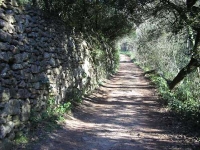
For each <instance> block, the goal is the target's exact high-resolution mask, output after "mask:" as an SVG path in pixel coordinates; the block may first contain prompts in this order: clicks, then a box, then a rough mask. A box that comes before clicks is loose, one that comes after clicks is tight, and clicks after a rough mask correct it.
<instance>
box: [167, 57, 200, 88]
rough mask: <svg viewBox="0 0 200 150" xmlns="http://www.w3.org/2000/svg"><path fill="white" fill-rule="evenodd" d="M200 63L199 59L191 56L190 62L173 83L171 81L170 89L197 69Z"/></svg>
mask: <svg viewBox="0 0 200 150" xmlns="http://www.w3.org/2000/svg"><path fill="white" fill-rule="evenodd" d="M199 65H200V64H199V63H198V60H197V59H194V58H191V60H190V62H189V63H188V65H187V66H185V67H184V68H183V69H182V70H181V71H180V72H179V73H178V74H177V76H176V77H175V78H174V79H173V81H172V82H171V83H169V89H170V90H172V89H173V88H174V87H175V86H176V85H177V84H178V83H179V82H180V81H182V80H183V79H184V78H185V77H186V76H187V75H188V74H190V73H191V72H193V71H195V70H196V69H197V67H198V66H199Z"/></svg>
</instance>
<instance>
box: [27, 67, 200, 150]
mask: <svg viewBox="0 0 200 150" xmlns="http://www.w3.org/2000/svg"><path fill="white" fill-rule="evenodd" d="M121 66H123V65H122V64H121ZM125 66H126V67H125ZM125 66H123V67H122V68H123V69H127V68H130V67H131V68H132V69H131V70H132V72H128V71H127V70H123V71H121V72H119V73H118V74H116V75H115V76H114V77H112V78H111V79H110V80H109V81H106V82H104V83H103V85H102V86H101V87H100V88H98V89H96V90H95V92H94V94H92V95H90V96H86V97H85V98H84V99H83V100H84V101H83V104H82V105H81V106H78V107H76V108H74V109H73V112H74V113H73V114H74V118H76V121H77V122H78V124H74V125H73V124H72V127H71V128H70V127H68V126H66V127H64V128H63V129H61V130H58V131H57V132H54V133H52V134H50V135H49V137H47V138H46V139H44V140H43V142H41V143H38V144H35V145H33V147H30V149H32V150H43V149H45V148H46V149H47V148H48V150H54V149H55V148H56V149H59V150H83V149H84V150H160V149H163V150H169V149H188V150H193V149H194V150H198V149H199V148H200V145H199V143H192V142H191V141H188V140H186V135H187V138H192V137H193V136H194V134H190V135H191V137H190V135H189V134H188V132H186V131H185V129H184V128H182V127H181V125H180V123H179V122H178V121H176V120H175V119H176V118H175V117H174V116H173V115H172V114H170V113H169V112H168V111H159V110H160V104H159V103H158V101H159V99H158V97H157V96H155V95H154V91H153V90H154V89H153V87H152V86H151V85H149V86H150V87H148V82H147V81H146V79H144V78H143V77H141V76H139V77H138V78H137V79H133V80H132V81H131V80H130V79H129V78H130V77H132V76H134V75H135V74H137V73H138V74H140V73H141V70H140V69H139V68H138V67H137V66H135V65H133V64H132V63H130V65H128V66H127V65H125ZM124 67H125V68H124ZM122 68H121V69H122ZM123 74H124V76H125V77H127V78H128V77H129V78H128V79H126V78H122V77H123ZM119 81H120V82H121V84H119ZM138 83H141V85H140V84H138ZM130 85H132V87H133V88H132V90H130V89H129V88H127V87H129V86H130ZM112 86H114V88H113V87H112ZM137 86H138V87H137ZM116 88H118V89H116ZM115 92H116V93H115ZM120 92H121V93H120ZM134 92H135V93H134ZM140 92H141V93H140ZM115 94H116V95H115ZM79 121H80V122H79ZM82 124H86V125H88V127H87V126H86V125H82ZM69 125H70V124H69ZM89 126H94V127H89ZM115 134H116V135H115ZM111 135H112V136H111ZM148 135H149V136H148ZM166 137H167V138H166ZM26 148H27V147H26Z"/></svg>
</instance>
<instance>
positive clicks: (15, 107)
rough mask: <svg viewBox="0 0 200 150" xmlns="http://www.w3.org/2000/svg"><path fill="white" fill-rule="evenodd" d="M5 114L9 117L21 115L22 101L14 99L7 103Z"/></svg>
mask: <svg viewBox="0 0 200 150" xmlns="http://www.w3.org/2000/svg"><path fill="white" fill-rule="evenodd" d="M4 112H5V113H6V114H7V115H19V114H20V113H21V101H20V100H16V99H12V100H9V101H8V103H6V105H5V108H4Z"/></svg>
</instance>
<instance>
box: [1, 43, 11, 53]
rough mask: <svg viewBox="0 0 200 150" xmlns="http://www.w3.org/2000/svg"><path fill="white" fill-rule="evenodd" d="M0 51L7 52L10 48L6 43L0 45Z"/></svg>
mask: <svg viewBox="0 0 200 150" xmlns="http://www.w3.org/2000/svg"><path fill="white" fill-rule="evenodd" d="M0 49H1V50H2V51H8V50H9V49H10V46H9V45H8V43H0Z"/></svg>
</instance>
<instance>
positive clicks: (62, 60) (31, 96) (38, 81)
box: [0, 0, 112, 140]
mask: <svg viewBox="0 0 200 150" xmlns="http://www.w3.org/2000/svg"><path fill="white" fill-rule="evenodd" d="M88 40H89V38H88ZM89 43H92V41H90V40H89V42H87V41H85V40H84V39H83V35H82V34H81V33H74V31H72V32H71V33H69V32H67V30H66V29H65V26H64V24H63V23H62V22H61V21H59V20H57V19H55V18H51V19H45V17H44V16H43V13H42V12H40V11H39V10H37V9H33V8H31V7H28V6H27V8H20V7H19V6H18V5H17V3H16V1H15V0H6V1H4V2H2V4H1V6H0V139H1V140H3V139H10V140H12V139H13V138H14V137H15V134H16V133H17V132H27V130H28V129H29V124H30V123H29V118H30V112H31V111H35V112H37V113H35V114H39V113H40V112H42V111H43V110H44V109H45V107H46V104H47V101H48V98H49V96H53V97H55V99H56V104H59V103H62V102H65V101H67V100H69V95H70V93H71V92H72V93H73V90H78V91H91V90H92V89H94V88H95V86H96V85H97V80H99V79H101V78H102V77H105V76H106V74H108V72H107V71H105V72H104V73H100V72H98V69H97V67H100V66H97V65H96V64H95V63H94V62H95V61H94V58H93V57H92V55H91V53H92V51H93V49H92V44H89ZM102 48H103V49H104V50H105V51H106V52H107V53H108V54H107V55H108V56H112V54H111V53H112V49H110V47H109V46H105V44H104V46H102ZM106 60H107V61H106V65H101V67H104V68H101V70H109V69H107V68H106V67H108V66H109V67H111V66H112V63H111V62H112V58H111V57H110V58H109V57H108V58H107V59H106ZM99 64H103V62H101V60H99ZM56 104H55V105H56Z"/></svg>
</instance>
